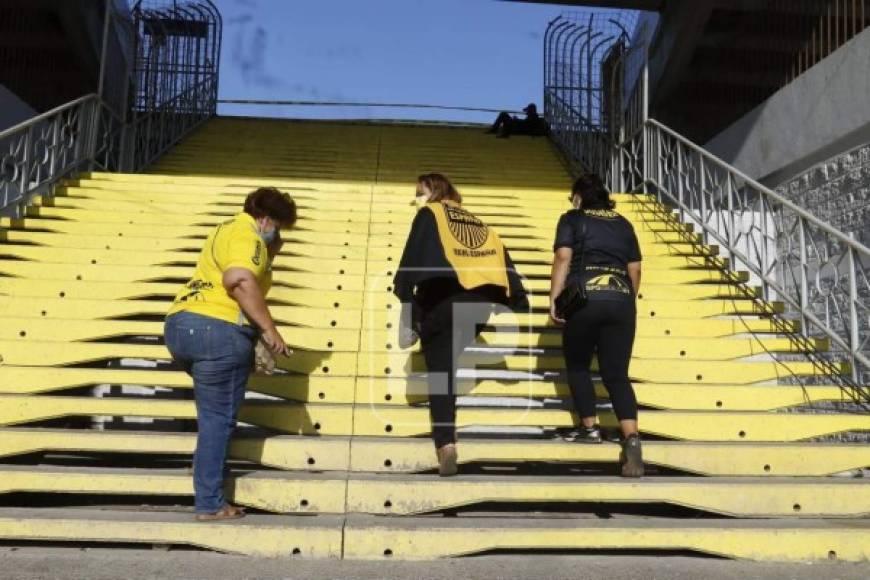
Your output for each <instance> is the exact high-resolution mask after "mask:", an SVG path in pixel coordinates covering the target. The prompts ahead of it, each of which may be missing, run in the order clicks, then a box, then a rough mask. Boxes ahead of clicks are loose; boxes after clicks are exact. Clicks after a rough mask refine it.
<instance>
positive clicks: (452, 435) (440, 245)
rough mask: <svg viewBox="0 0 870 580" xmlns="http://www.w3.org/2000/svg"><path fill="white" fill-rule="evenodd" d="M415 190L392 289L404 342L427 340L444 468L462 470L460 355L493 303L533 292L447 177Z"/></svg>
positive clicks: (428, 179)
mask: <svg viewBox="0 0 870 580" xmlns="http://www.w3.org/2000/svg"><path fill="white" fill-rule="evenodd" d="M416 194H417V205H418V207H419V211H418V212H417V215H416V216H415V218H414V221H413V223H412V225H411V232H410V234H409V235H408V240H407V242H406V244H405V250H404V252H403V253H402V260H401V262H400V264H399V269H398V271H397V272H396V276H395V279H394V281H393V292H394V293H395V294H396V296H397V297H398V298H399V300H401V302H402V310H403V314H402V324H401V325H400V326H401V328H400V337H399V344H400V346H402V348H409V347H410V346H413V344H415V343H416V341H417V338H418V337H419V339H420V342H421V347H422V351H423V358H424V359H425V361H426V370H427V375H428V383H429V414H430V418H431V421H432V438H433V440H434V442H435V448H436V454H437V457H438V465H439V469H438V472H439V474H440V475H442V476H448V475H454V474H455V473H456V472H457V454H456V390H455V382H456V371H457V365H458V359H459V357H460V355H461V354H462V352H463V351H464V350H465V348H466V347H468V346H469V345H470V344H471V343H472V342H474V340H475V338H476V337H477V334H478V333H479V331H480V327H481V325H483V324H484V323H485V322H486V321H487V319H488V318H489V315H490V313H491V312H492V311H493V305H494V304H503V305H509V306H511V307H513V308H515V309H527V308H528V299H527V297H526V291H525V289H524V288H523V285H522V282H521V280H520V277H519V275H518V274H517V272H516V270H515V269H514V266H513V263H512V262H511V259H510V256H509V255H508V252H507V250H506V249H505V247H504V245H503V244H502V242H501V240H500V239H499V237H498V234H496V233H495V232H494V231H493V230H492V229H491V228H489V227H487V226H486V224H484V223H483V222H482V221H481V220H480V219H478V218H477V217H476V216H474V215H473V214H471V213H470V212H468V211H466V210H464V209H463V208H462V206H461V202H462V197H461V196H460V195H459V192H458V191H456V189H455V188H454V187H453V185H452V184H451V183H450V181H449V180H448V179H447V178H446V177H444V176H443V175H441V174H438V173H430V174H426V175H422V176H420V177H419V178H418V180H417V192H416Z"/></svg>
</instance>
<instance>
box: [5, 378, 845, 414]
mask: <svg viewBox="0 0 870 580" xmlns="http://www.w3.org/2000/svg"><path fill="white" fill-rule="evenodd" d="M0 376H3V371H2V369H0ZM633 387H634V391H635V394H636V395H637V400H638V403H639V404H641V405H643V406H647V407H655V408H659V409H672V410H686V411H691V410H699V411H701V410H703V411H714V410H728V411H773V410H776V409H781V408H786V407H796V406H803V405H812V404H813V403H820V402H828V401H838V402H847V401H850V400H851V397H850V396H849V393H848V391H847V390H844V389H843V388H841V387H838V386H836V385H814V386H800V385H754V386H743V385H703V386H699V385H680V384H665V383H634V384H633ZM356 391H357V394H356V400H357V401H358V402H362V403H367V404H369V403H370V404H375V405H379V404H380V405H391V404H392V405H409V404H419V403H425V402H426V401H428V400H429V386H428V383H427V382H426V380H425V379H423V378H421V377H409V378H404V379H403V378H374V377H360V378H359V379H357V384H356ZM595 392H596V394H597V395H598V396H599V397H601V398H603V399H607V397H608V394H607V390H606V389H605V388H604V385H603V384H602V383H601V382H600V381H597V382H596V383H595ZM456 393H457V395H459V396H472V397H518V398H523V399H547V398H549V399H553V398H563V399H565V400H571V393H570V390H569V388H568V385H567V383H566V382H564V381H562V380H559V381H551V380H536V381H532V380H516V379H514V380H507V379H477V380H471V379H461V380H459V381H458V383H457V385H456Z"/></svg>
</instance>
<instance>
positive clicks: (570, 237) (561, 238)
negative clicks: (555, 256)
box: [553, 212, 574, 252]
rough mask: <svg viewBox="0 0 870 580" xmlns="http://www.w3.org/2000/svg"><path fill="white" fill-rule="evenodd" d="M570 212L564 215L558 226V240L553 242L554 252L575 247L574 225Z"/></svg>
mask: <svg viewBox="0 0 870 580" xmlns="http://www.w3.org/2000/svg"><path fill="white" fill-rule="evenodd" d="M572 222H573V217H572V216H571V213H570V212H566V213H564V214H562V217H560V218H559V225H557V226H556V240H555V241H554V242H553V251H554V252H555V251H556V250H558V249H559V248H573V247H574V224H573V223H572Z"/></svg>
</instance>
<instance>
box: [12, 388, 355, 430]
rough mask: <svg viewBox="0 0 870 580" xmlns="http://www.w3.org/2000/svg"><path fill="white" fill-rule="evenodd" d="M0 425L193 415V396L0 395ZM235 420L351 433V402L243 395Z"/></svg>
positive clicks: (290, 428)
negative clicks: (184, 398) (298, 401)
mask: <svg viewBox="0 0 870 580" xmlns="http://www.w3.org/2000/svg"><path fill="white" fill-rule="evenodd" d="M0 403H2V408H0V425H5V426H9V425H15V424H24V423H32V422H34V421H44V420H47V419H54V418H60V417H76V416H89V415H90V416H93V415H103V416H112V417H151V418H170V419H194V418H196V408H195V406H194V402H193V401H178V400H166V399H149V398H143V397H108V398H96V397H50V396H38V397H26V396H25V397H22V396H16V395H0ZM239 422H241V423H250V424H251V425H256V426H258V427H265V428H269V429H275V430H277V431H280V432H282V433H290V434H295V435H350V429H351V425H352V407H351V406H350V405H310V406H306V405H302V404H296V403H284V402H274V401H260V400H258V401H247V402H246V403H245V404H244V405H242V408H241V410H240V411H239Z"/></svg>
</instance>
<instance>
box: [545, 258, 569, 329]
mask: <svg viewBox="0 0 870 580" xmlns="http://www.w3.org/2000/svg"><path fill="white" fill-rule="evenodd" d="M573 255H574V251H573V250H572V249H571V248H568V247H563V248H556V251H555V253H554V254H553V268H552V270H551V271H550V320H552V321H553V322H554V323H556V324H565V321H564V320H563V319H561V318H559V317H558V316H557V315H556V298H558V297H559V295H560V294H561V293H562V290H564V289H565V280H566V279H567V278H568V270H569V268H570V266H571V257H572V256H573Z"/></svg>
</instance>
